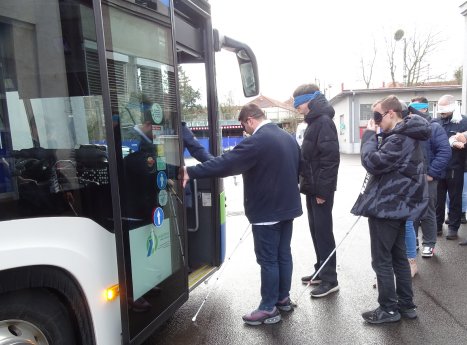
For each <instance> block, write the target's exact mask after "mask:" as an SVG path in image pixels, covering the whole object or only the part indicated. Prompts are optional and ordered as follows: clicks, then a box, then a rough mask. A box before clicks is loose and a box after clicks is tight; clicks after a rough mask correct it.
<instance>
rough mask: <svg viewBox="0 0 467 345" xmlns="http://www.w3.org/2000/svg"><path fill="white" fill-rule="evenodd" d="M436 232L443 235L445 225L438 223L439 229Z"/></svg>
mask: <svg viewBox="0 0 467 345" xmlns="http://www.w3.org/2000/svg"><path fill="white" fill-rule="evenodd" d="M436 234H437V235H438V236H443V226H442V225H438V230H437V232H436Z"/></svg>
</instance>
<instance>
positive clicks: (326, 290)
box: [310, 282, 339, 298]
mask: <svg viewBox="0 0 467 345" xmlns="http://www.w3.org/2000/svg"><path fill="white" fill-rule="evenodd" d="M337 291H339V284H338V283H337V282H335V283H328V282H321V284H319V285H318V286H317V287H315V288H314V289H313V290H311V292H310V296H311V297H315V298H319V297H324V296H327V295H329V294H330V293H333V292H337Z"/></svg>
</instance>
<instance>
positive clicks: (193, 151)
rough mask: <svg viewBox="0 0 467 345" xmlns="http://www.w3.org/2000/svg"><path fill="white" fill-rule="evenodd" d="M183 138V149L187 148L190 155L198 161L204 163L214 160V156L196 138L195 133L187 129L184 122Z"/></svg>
mask: <svg viewBox="0 0 467 345" xmlns="http://www.w3.org/2000/svg"><path fill="white" fill-rule="evenodd" d="M182 138H183V147H184V148H186V149H187V150H188V152H189V153H190V155H191V156H192V157H193V158H195V159H196V160H197V161H199V162H201V163H204V162H206V161H208V160H210V159H212V158H214V156H213V155H211V154H210V153H209V151H207V150H206V149H205V148H204V146H203V145H201V144H200V143H199V141H198V140H197V139H196V138H195V136H194V134H193V132H192V131H191V130H190V129H189V128H188V127H187V125H186V122H182Z"/></svg>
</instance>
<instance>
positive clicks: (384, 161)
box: [351, 95, 431, 324]
mask: <svg viewBox="0 0 467 345" xmlns="http://www.w3.org/2000/svg"><path fill="white" fill-rule="evenodd" d="M373 114H374V118H373V119H370V120H369V121H368V125H367V129H366V131H365V132H364V133H363V137H362V144H361V161H362V165H363V167H364V168H365V169H366V171H367V172H368V174H370V178H369V180H368V183H367V184H366V188H365V190H364V191H363V192H362V193H361V194H360V195H359V197H358V199H357V201H356V202H355V205H354V206H353V208H352V210H351V212H352V213H353V214H354V215H360V216H364V217H368V226H369V230H370V242H371V258H372V266H373V270H374V271H375V273H376V279H377V288H378V303H379V306H378V307H377V308H376V309H374V310H371V311H368V312H364V313H363V314H362V317H363V319H364V320H365V321H366V322H368V323H372V324H381V323H387V322H397V321H399V320H400V319H401V317H404V318H408V319H414V318H416V317H417V312H416V306H415V304H414V302H413V290H412V278H411V275H410V266H409V262H408V260H407V253H406V246H405V223H406V220H408V219H414V218H418V217H420V216H421V214H422V213H423V212H424V211H425V209H426V207H427V205H428V199H429V197H428V185H427V181H426V170H425V166H424V157H423V151H422V145H421V142H420V141H421V140H427V139H428V138H429V137H430V135H431V128H430V124H429V123H428V122H427V121H426V120H425V119H423V118H422V117H420V116H417V115H412V116H406V117H403V115H402V106H401V103H400V101H399V99H398V98H397V97H396V96H394V95H391V96H388V97H386V98H384V99H382V100H380V101H377V102H376V103H375V104H374V105H373ZM378 132H379V134H377V133H378ZM394 276H395V277H396V279H395V280H394Z"/></svg>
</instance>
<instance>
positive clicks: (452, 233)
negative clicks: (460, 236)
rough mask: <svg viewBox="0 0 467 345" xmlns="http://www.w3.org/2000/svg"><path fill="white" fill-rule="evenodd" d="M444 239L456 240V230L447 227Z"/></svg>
mask: <svg viewBox="0 0 467 345" xmlns="http://www.w3.org/2000/svg"><path fill="white" fill-rule="evenodd" d="M446 239H447V240H457V231H455V230H451V229H448V233H447V235H446Z"/></svg>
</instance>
